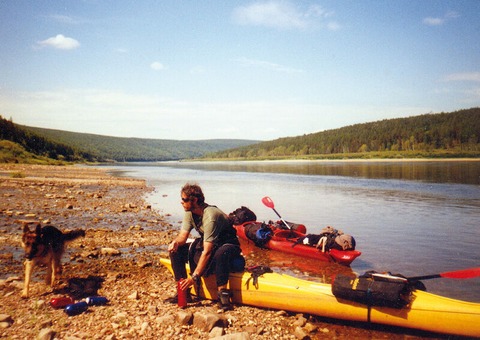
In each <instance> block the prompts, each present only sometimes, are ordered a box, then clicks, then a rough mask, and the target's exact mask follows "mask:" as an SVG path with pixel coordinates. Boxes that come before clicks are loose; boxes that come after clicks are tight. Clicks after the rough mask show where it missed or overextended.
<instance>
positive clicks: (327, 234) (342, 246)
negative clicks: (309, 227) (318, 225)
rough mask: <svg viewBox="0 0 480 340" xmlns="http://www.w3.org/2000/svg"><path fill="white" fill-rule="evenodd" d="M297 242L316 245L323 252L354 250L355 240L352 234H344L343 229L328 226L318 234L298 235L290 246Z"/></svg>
mask: <svg viewBox="0 0 480 340" xmlns="http://www.w3.org/2000/svg"><path fill="white" fill-rule="evenodd" d="M297 244H305V245H309V246H312V247H317V248H319V249H321V250H322V251H323V252H325V251H329V250H330V249H338V250H355V246H356V241H355V239H354V238H353V236H351V235H348V234H344V233H343V231H341V230H337V229H335V228H333V227H330V226H328V227H325V228H323V229H322V230H321V232H320V234H319V235H317V234H307V235H305V236H303V237H300V238H299V239H298V240H297V241H296V242H295V243H294V245H293V246H292V247H294V246H295V245H297Z"/></svg>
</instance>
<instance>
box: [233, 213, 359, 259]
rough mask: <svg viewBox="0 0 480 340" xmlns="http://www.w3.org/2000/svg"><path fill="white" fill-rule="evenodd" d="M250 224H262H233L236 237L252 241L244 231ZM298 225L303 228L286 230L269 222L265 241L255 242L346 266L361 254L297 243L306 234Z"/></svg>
mask: <svg viewBox="0 0 480 340" xmlns="http://www.w3.org/2000/svg"><path fill="white" fill-rule="evenodd" d="M252 224H255V225H257V226H260V225H262V222H245V223H243V224H240V225H234V227H235V229H236V230H237V235H238V237H240V238H241V239H244V240H247V241H253V240H252V238H251V237H250V238H249V237H248V236H247V233H246V232H245V227H251V226H252ZM300 226H301V227H303V228H301V227H300V228H297V229H293V228H292V229H291V230H288V229H287V230H286V229H282V228H278V227H276V226H274V225H272V224H269V225H268V230H269V231H270V230H271V232H273V234H271V235H269V237H268V238H266V239H265V242H264V243H262V244H261V245H259V244H258V243H256V242H255V243H256V245H257V246H260V247H263V248H267V249H272V250H277V251H281V252H284V253H288V254H293V255H297V256H301V257H308V258H312V259H317V260H320V261H326V262H336V263H339V264H342V265H346V266H348V265H350V264H351V263H352V262H353V260H355V259H356V258H357V257H359V256H360V255H361V254H362V253H361V252H360V251H357V250H339V249H334V248H332V249H329V250H325V252H323V251H322V249H319V248H316V247H313V246H310V245H305V244H303V243H301V242H300V243H299V239H300V238H302V237H305V236H306V234H305V233H304V232H303V231H306V230H305V227H304V226H303V225H300ZM257 229H258V228H257Z"/></svg>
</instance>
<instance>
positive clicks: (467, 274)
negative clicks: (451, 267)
mask: <svg viewBox="0 0 480 340" xmlns="http://www.w3.org/2000/svg"><path fill="white" fill-rule="evenodd" d="M440 276H441V277H445V278H449V279H471V278H473V277H477V276H480V267H477V268H470V269H463V270H456V271H454V272H446V273H441V274H440Z"/></svg>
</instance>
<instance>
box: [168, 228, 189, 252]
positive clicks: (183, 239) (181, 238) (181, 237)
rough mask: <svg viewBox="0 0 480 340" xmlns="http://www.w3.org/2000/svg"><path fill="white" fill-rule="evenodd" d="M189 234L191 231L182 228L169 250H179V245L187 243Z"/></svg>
mask: <svg viewBox="0 0 480 340" xmlns="http://www.w3.org/2000/svg"><path fill="white" fill-rule="evenodd" d="M188 235H190V232H188V231H186V230H180V233H179V234H178V235H177V237H175V239H174V240H173V241H172V243H170V244H169V245H168V251H169V252H170V253H174V252H176V251H177V249H178V247H179V246H183V245H184V244H185V243H187V239H188Z"/></svg>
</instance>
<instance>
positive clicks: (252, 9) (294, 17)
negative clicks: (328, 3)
mask: <svg viewBox="0 0 480 340" xmlns="http://www.w3.org/2000/svg"><path fill="white" fill-rule="evenodd" d="M295 5H296V3H290V2H288V1H277V0H271V1H257V2H255V3H252V4H250V5H246V6H240V7H237V8H235V9H234V11H233V15H232V17H233V20H234V21H235V22H236V23H238V24H240V25H253V26H265V27H269V28H276V29H307V28H311V27H314V26H315V25H317V24H318V19H323V18H326V17H329V16H331V15H332V14H333V13H332V12H328V11H325V10H324V9H323V8H322V7H320V6H318V5H313V6H310V7H308V8H307V9H300V8H298V7H296V6H295ZM338 27H339V26H338Z"/></svg>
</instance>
